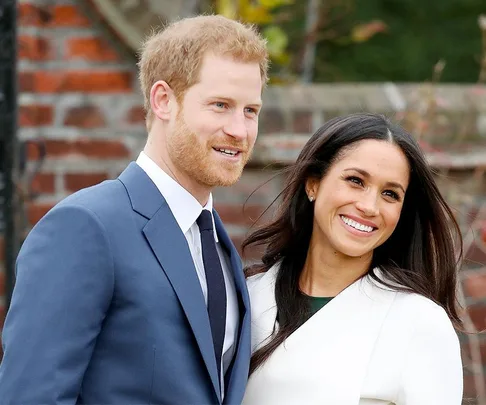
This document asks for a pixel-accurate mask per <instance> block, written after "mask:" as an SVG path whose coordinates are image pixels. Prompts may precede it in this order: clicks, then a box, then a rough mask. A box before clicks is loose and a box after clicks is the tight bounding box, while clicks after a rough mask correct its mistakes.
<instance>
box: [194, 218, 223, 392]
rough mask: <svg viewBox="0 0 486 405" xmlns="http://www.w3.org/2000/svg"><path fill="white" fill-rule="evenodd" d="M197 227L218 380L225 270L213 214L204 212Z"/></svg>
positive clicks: (221, 351) (221, 349)
mask: <svg viewBox="0 0 486 405" xmlns="http://www.w3.org/2000/svg"><path fill="white" fill-rule="evenodd" d="M197 225H198V226H199V231H200V233H201V245H202V257H203V263H204V271H205V273H206V283H207V286H208V314H209V323H210V325H211V333H212V335H213V344H214V354H215V355H216V365H217V366H218V379H221V357H222V355H223V342H224V332H225V329H226V288H225V284H224V276H223V269H222V268H221V262H220V260H219V255H218V251H217V250H216V241H215V239H214V230H213V217H212V215H211V212H209V211H208V210H203V211H202V212H201V215H200V216H199V218H198V219H197ZM220 386H221V380H220Z"/></svg>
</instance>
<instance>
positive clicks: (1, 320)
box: [0, 304, 6, 329]
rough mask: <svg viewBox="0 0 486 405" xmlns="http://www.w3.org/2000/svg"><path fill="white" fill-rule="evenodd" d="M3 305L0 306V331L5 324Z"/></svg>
mask: <svg viewBox="0 0 486 405" xmlns="http://www.w3.org/2000/svg"><path fill="white" fill-rule="evenodd" d="M5 315H6V313H5V305H3V304H2V305H0V329H2V328H3V325H4V324H5Z"/></svg>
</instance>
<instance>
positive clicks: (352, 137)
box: [243, 113, 462, 373]
mask: <svg viewBox="0 0 486 405" xmlns="http://www.w3.org/2000/svg"><path fill="white" fill-rule="evenodd" d="M365 139H375V140H381V141H384V142H392V143H393V144H395V145H397V146H398V147H399V148H400V149H401V150H402V152H403V153H404V155H405V156H406V158H407V160H408V162H409V165H410V183H409V186H408V189H407V192H406V196H405V200H404V204H403V207H402V212H401V215H400V219H399V221H398V224H397V226H396V228H395V231H394V232H393V234H392V235H391V236H390V238H389V239H388V240H387V241H386V242H384V243H383V244H382V245H381V246H379V247H378V248H376V249H375V250H374V252H373V258H372V262H371V265H370V267H369V270H368V272H367V274H368V275H369V276H370V277H372V278H373V279H374V280H376V281H377V282H378V283H381V284H382V285H385V286H387V287H389V288H393V289H395V290H399V291H408V292H414V293H417V294H420V295H422V296H424V297H427V298H429V299H431V300H432V301H434V302H436V303H437V304H438V305H440V306H441V307H442V308H444V310H445V311H446V312H447V314H448V316H449V318H450V319H451V321H452V323H453V324H454V326H455V327H456V328H460V327H461V326H462V323H461V319H460V317H459V315H458V309H457V298H456V282H457V271H458V268H459V263H460V262H461V260H462V237H461V232H460V229H459V226H458V224H457V222H456V220H455V218H454V214H453V212H452V211H451V209H450V207H449V206H448V205H447V203H446V201H445V200H444V198H443V197H442V195H441V193H440V191H439V189H438V187H437V184H436V182H435V180H434V176H433V173H432V170H431V168H430V167H429V165H428V163H427V161H426V159H425V156H424V154H423V152H422V150H421V148H420V146H419V145H418V143H417V142H416V140H415V139H414V138H413V136H411V135H410V134H409V133H407V132H406V131H405V130H404V129H403V128H401V127H400V126H398V125H396V124H393V123H391V122H390V121H389V120H388V119H387V118H386V117H384V116H381V115H376V114H366V113H360V114H352V115H347V116H343V117H338V118H334V119H332V120H330V121H328V122H327V123H325V124H324V125H323V126H322V127H321V128H320V129H319V130H317V132H316V133H315V134H314V135H313V136H312V137H311V138H310V139H309V141H308V142H307V143H306V145H305V146H304V148H303V149H302V151H301V152H300V154H299V157H298V158H297V160H296V162H295V164H293V165H292V166H291V167H290V169H289V174H288V177H287V180H286V183H285V186H284V188H283V191H282V193H281V194H280V202H281V204H280V205H279V209H278V210H277V213H276V216H275V217H274V219H273V220H272V221H271V222H270V223H268V224H266V225H264V226H263V227H260V228H258V229H256V230H255V231H253V232H252V233H251V234H250V235H249V236H248V237H247V238H246V239H245V241H244V242H243V249H245V248H247V247H249V246H251V245H255V246H258V245H260V246H264V249H265V250H264V254H263V257H262V261H261V263H258V264H256V265H253V266H251V267H249V268H247V269H246V274H247V276H249V275H253V274H256V273H262V272H265V271H267V270H268V269H270V268H271V267H272V266H273V265H274V264H275V263H277V262H280V266H279V270H278V274H277V278H276V284H275V299H276V304H277V318H278V328H275V329H274V333H273V335H272V337H271V338H270V340H269V341H268V343H266V344H265V345H264V346H263V347H261V348H260V349H259V350H257V351H256V352H255V353H254V354H253V356H252V360H251V365H250V373H252V372H253V371H254V370H255V369H257V368H258V367H259V366H260V365H262V364H263V363H264V362H265V361H266V360H267V359H268V358H269V356H270V355H271V354H272V353H273V351H274V350H275V349H276V348H277V347H278V346H279V345H280V344H282V343H283V342H284V341H285V340H286V339H287V338H288V337H289V336H290V335H291V334H292V333H293V332H294V331H295V330H296V329H298V328H299V327H300V326H301V325H302V324H303V323H304V322H305V321H306V319H307V314H308V304H307V302H306V300H305V298H304V297H303V296H302V294H301V293H300V290H299V278H300V274H301V272H302V269H303V267H304V263H305V260H306V257H307V252H308V248H309V243H310V239H311V234H312V227H313V213H314V211H313V207H312V203H311V202H309V199H308V198H307V194H306V191H305V184H306V180H307V179H309V178H317V179H322V178H323V177H324V176H325V175H326V173H327V172H328V170H329V168H330V167H331V166H332V165H333V164H334V163H335V162H336V161H338V160H339V159H340V158H341V157H342V156H343V154H344V153H345V152H346V151H347V150H348V149H349V148H350V146H351V145H354V144H355V143H356V142H359V141H362V140H365ZM375 267H379V268H380V270H381V271H382V273H383V275H384V277H383V278H384V280H382V279H380V278H378V277H377V275H376V274H374V273H373V270H372V269H373V268H375ZM397 284H398V285H399V287H397V286H396V285H397Z"/></svg>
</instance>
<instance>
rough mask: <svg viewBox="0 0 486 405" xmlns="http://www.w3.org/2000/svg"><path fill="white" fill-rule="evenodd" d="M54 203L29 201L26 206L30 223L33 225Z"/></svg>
mask: <svg viewBox="0 0 486 405" xmlns="http://www.w3.org/2000/svg"><path fill="white" fill-rule="evenodd" d="M53 206H54V204H46V203H44V204H41V203H30V204H29V205H28V207H27V219H28V220H29V223H30V224H31V225H35V224H36V223H37V222H39V220H40V219H41V218H42V217H43V216H44V215H46V214H47V212H48V211H49V210H50V209H51V208H52V207H53Z"/></svg>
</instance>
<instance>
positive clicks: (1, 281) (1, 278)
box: [0, 267, 5, 322]
mask: <svg viewBox="0 0 486 405" xmlns="http://www.w3.org/2000/svg"><path fill="white" fill-rule="evenodd" d="M0 269H1V267H0ZM2 295H5V272H4V271H1V270H0V297H1V296H2ZM1 318H2V317H1V314H0V322H1Z"/></svg>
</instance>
